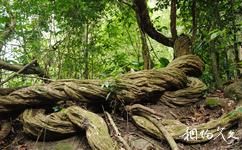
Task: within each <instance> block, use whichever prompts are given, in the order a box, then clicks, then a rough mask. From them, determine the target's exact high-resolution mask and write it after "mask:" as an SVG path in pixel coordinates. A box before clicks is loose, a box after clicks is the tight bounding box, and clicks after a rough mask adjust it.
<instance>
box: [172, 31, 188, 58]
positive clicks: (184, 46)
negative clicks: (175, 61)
mask: <svg viewBox="0 0 242 150" xmlns="http://www.w3.org/2000/svg"><path fill="white" fill-rule="evenodd" d="M191 47H192V42H191V39H190V38H189V36H188V35H184V34H182V35H180V36H179V37H178V38H177V39H176V41H175V44H174V58H177V57H180V56H183V55H187V54H191V53H192V50H191Z"/></svg>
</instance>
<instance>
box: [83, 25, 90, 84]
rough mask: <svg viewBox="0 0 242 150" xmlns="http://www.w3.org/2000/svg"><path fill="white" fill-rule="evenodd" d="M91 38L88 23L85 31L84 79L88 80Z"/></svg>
mask: <svg viewBox="0 0 242 150" xmlns="http://www.w3.org/2000/svg"><path fill="white" fill-rule="evenodd" d="M88 38H89V25H88V22H87V24H86V30H85V48H84V65H85V67H84V79H88V76H89V68H88V64H89V62H88V61H89V60H88V44H89V41H88Z"/></svg>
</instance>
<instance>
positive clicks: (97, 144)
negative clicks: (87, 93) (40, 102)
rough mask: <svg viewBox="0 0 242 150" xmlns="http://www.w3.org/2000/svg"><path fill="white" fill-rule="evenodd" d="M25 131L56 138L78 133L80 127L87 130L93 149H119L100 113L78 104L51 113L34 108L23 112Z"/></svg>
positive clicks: (41, 136)
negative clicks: (85, 108) (47, 113)
mask: <svg viewBox="0 0 242 150" xmlns="http://www.w3.org/2000/svg"><path fill="white" fill-rule="evenodd" d="M23 128H24V132H25V133H27V134H30V135H32V136H35V137H40V138H48V139H56V138H57V137H56V136H62V137H63V136H68V135H70V134H71V133H78V129H79V130H80V129H81V130H84V131H86V137H87V140H88V143H89V145H90V147H91V148H92V149H96V150H104V149H107V150H109V149H110V150H111V149H112V150H113V149H119V146H118V144H117V142H116V141H114V140H113V139H112V138H111V137H110V135H109V132H108V127H107V125H106V123H105V121H104V120H103V119H102V118H101V117H100V116H98V115H96V114H94V113H92V112H89V111H87V110H84V109H82V108H80V107H78V106H71V107H68V108H67V109H65V110H62V111H60V112H57V113H52V114H50V115H45V114H44V112H43V111H39V110H37V111H35V110H32V109H28V110H25V112H24V113H23Z"/></svg>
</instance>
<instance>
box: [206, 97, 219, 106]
mask: <svg viewBox="0 0 242 150" xmlns="http://www.w3.org/2000/svg"><path fill="white" fill-rule="evenodd" d="M205 105H206V106H209V107H217V106H220V105H221V102H220V101H219V98H218V97H207V98H206V100H205Z"/></svg>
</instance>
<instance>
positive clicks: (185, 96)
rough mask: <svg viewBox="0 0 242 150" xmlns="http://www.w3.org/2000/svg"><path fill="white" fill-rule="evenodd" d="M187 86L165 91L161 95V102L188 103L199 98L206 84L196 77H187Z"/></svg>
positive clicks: (205, 88)
mask: <svg viewBox="0 0 242 150" xmlns="http://www.w3.org/2000/svg"><path fill="white" fill-rule="evenodd" d="M187 79H188V83H187V87H186V88H183V89H179V90H176V91H166V92H165V93H164V94H163V95H162V96H161V102H165V103H171V104H175V105H188V104H192V103H195V102H197V101H199V100H200V99H201V97H202V96H203V94H204V92H205V91H206V90H207V86H206V85H205V84H204V83H203V82H202V81H201V80H199V79H198V78H194V77H188V78H187Z"/></svg>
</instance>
